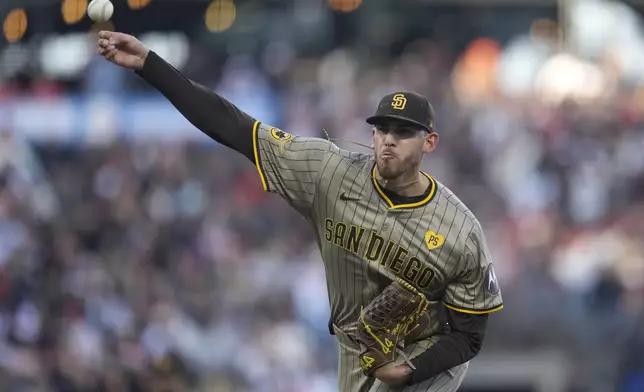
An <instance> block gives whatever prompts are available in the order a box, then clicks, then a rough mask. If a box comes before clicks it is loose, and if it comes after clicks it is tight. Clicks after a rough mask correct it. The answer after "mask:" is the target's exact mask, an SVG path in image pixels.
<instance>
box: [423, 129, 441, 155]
mask: <svg viewBox="0 0 644 392" xmlns="http://www.w3.org/2000/svg"><path fill="white" fill-rule="evenodd" d="M438 139H439V137H438V134H437V133H436V132H434V131H432V132H428V133H427V135H425V145H424V146H423V152H424V153H425V154H428V153H430V152H432V151H434V149H435V148H436V146H437V145H438Z"/></svg>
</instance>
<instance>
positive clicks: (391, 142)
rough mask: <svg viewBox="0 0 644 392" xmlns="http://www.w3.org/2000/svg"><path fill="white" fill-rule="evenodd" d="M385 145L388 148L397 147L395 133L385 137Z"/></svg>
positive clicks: (389, 133)
mask: <svg viewBox="0 0 644 392" xmlns="http://www.w3.org/2000/svg"><path fill="white" fill-rule="evenodd" d="M384 143H385V145H386V146H395V145H396V135H394V132H388V133H387V134H386V135H385V140H384Z"/></svg>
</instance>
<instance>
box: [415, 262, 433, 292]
mask: <svg viewBox="0 0 644 392" xmlns="http://www.w3.org/2000/svg"><path fill="white" fill-rule="evenodd" d="M434 274H435V273H434V270H433V269H431V268H430V267H429V266H426V267H425V268H424V269H423V272H421V273H420V275H419V276H418V287H419V288H421V289H426V288H427V287H429V283H430V282H431V281H432V280H433V279H434Z"/></svg>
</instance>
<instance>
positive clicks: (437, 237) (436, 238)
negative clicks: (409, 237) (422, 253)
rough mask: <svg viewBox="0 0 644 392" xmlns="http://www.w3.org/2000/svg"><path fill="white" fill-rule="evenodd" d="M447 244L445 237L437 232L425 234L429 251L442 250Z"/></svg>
mask: <svg viewBox="0 0 644 392" xmlns="http://www.w3.org/2000/svg"><path fill="white" fill-rule="evenodd" d="M443 243H445V236H444V235H442V234H438V233H436V232H435V231H431V230H429V231H426V232H425V245H427V247H428V248H429V250H432V249H436V248H440V247H441V246H443Z"/></svg>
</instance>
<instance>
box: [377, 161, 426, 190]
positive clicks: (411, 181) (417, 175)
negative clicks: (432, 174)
mask: <svg viewBox="0 0 644 392" xmlns="http://www.w3.org/2000/svg"><path fill="white" fill-rule="evenodd" d="M377 171H378V169H377V168H376V172H377ZM377 180H378V183H379V184H380V185H381V186H382V187H383V188H385V189H387V190H388V191H391V192H394V193H395V194H397V195H399V196H405V197H414V196H420V195H422V194H423V193H425V191H426V190H427V187H428V186H429V179H428V178H427V177H426V176H424V175H423V174H422V173H421V172H420V169H418V170H415V171H410V172H409V173H405V174H403V175H401V176H399V177H396V178H392V179H383V178H382V177H380V174H379V173H378V177H377Z"/></svg>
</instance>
